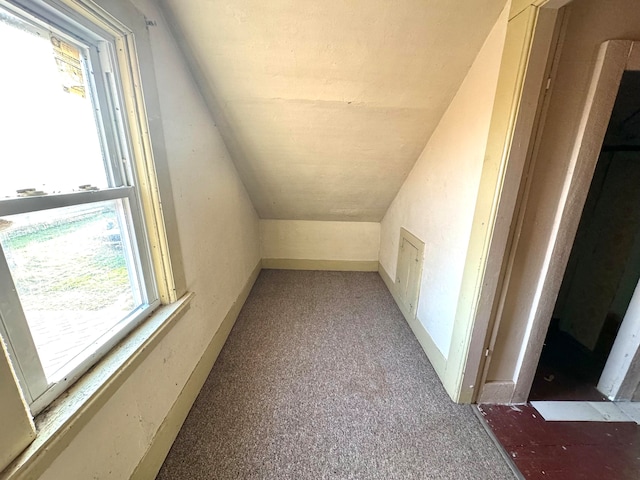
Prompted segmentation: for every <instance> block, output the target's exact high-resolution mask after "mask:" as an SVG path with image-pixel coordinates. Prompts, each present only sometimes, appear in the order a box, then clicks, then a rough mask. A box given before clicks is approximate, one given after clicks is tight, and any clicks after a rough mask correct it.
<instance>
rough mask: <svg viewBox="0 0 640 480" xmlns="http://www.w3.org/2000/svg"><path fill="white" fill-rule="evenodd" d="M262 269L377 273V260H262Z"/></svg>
mask: <svg viewBox="0 0 640 480" xmlns="http://www.w3.org/2000/svg"><path fill="white" fill-rule="evenodd" d="M262 268H270V269H274V270H333V271H340V272H377V271H378V261H377V260H305V259H298V258H263V259H262Z"/></svg>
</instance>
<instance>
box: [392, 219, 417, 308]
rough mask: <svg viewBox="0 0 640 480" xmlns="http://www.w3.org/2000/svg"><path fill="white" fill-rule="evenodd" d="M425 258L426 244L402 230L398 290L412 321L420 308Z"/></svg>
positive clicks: (399, 297)
mask: <svg viewBox="0 0 640 480" xmlns="http://www.w3.org/2000/svg"><path fill="white" fill-rule="evenodd" d="M423 257H424V242H422V241H421V240H419V239H418V238H416V237H415V236H414V235H412V234H411V233H409V232H408V231H406V230H405V229H404V228H401V229H400V243H399V249H398V268H397V269H396V289H397V292H398V299H399V300H400V302H401V307H402V308H403V309H404V313H405V316H406V317H407V318H411V319H413V318H415V316H416V310H417V307H418V295H419V293H420V278H421V272H422V259H423Z"/></svg>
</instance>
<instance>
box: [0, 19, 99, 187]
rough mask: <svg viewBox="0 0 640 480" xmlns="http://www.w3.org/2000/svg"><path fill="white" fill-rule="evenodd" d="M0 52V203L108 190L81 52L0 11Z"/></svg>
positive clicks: (47, 33) (44, 31)
mask: <svg viewBox="0 0 640 480" xmlns="http://www.w3.org/2000/svg"><path fill="white" fill-rule="evenodd" d="M0 46H1V47H2V48H1V50H2V75H0V105H2V108H0V132H2V142H0V168H1V169H2V171H3V172H4V174H3V175H0V198H3V197H15V196H16V191H17V190H23V189H34V190H35V191H36V192H37V191H43V192H46V193H57V192H65V193H66V192H71V191H74V190H78V187H79V186H81V185H93V186H95V187H98V188H106V187H107V185H108V181H107V175H106V171H105V167H104V161H103V155H102V149H101V143H100V137H99V134H98V129H97V126H96V120H95V116H94V106H93V105H92V100H91V90H90V88H89V86H88V83H87V78H86V68H85V65H84V63H85V60H84V59H83V56H84V52H83V51H82V50H81V49H80V48H79V47H78V46H76V45H73V44H72V43H71V42H69V41H68V40H65V39H64V38H63V37H61V36H59V35H57V34H55V33H49V32H47V31H46V30H44V29H42V28H39V27H35V26H33V25H30V24H28V23H27V22H24V21H22V20H21V19H19V18H17V17H16V16H14V15H12V14H10V13H9V12H7V11H6V10H3V9H2V8H0ZM7 173H8V174H7Z"/></svg>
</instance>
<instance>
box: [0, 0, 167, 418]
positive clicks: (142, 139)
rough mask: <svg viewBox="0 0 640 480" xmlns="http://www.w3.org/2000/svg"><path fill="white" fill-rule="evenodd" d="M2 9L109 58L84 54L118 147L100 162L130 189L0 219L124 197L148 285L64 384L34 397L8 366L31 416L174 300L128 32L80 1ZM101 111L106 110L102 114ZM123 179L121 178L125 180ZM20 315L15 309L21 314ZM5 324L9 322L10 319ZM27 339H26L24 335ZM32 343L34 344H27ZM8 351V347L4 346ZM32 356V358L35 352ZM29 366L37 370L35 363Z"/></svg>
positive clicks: (1, 283) (59, 199)
mask: <svg viewBox="0 0 640 480" xmlns="http://www.w3.org/2000/svg"><path fill="white" fill-rule="evenodd" d="M2 3H3V5H9V6H10V7H11V6H13V7H14V8H16V9H19V11H20V16H22V17H29V16H33V17H35V18H36V19H38V18H41V19H42V20H43V21H44V22H46V23H47V24H50V25H53V26H54V27H55V30H56V31H57V30H60V31H62V32H63V34H65V35H67V36H71V37H72V39H77V40H76V41H78V40H79V41H80V42H81V43H83V44H85V45H86V44H87V43H91V45H92V46H94V47H95V48H96V50H95V52H97V50H98V49H99V48H102V49H103V52H105V51H107V52H108V54H109V56H110V59H111V63H108V62H102V61H100V58H99V57H98V56H95V52H94V51H93V49H91V50H90V51H91V52H92V53H91V55H94V56H93V57H92V58H91V63H92V65H93V66H94V67H96V66H97V67H98V68H95V70H98V71H99V73H98V74H96V75H94V78H93V79H92V81H91V82H90V84H91V85H93V86H94V88H96V90H97V92H94V94H96V95H97V96H98V97H100V96H102V98H99V101H100V109H99V110H100V116H101V118H102V123H103V126H104V127H105V129H106V130H108V132H106V133H105V136H107V137H108V136H110V135H111V136H116V137H118V141H116V142H114V143H115V144H116V145H115V146H114V145H113V144H110V140H109V139H107V141H106V143H105V142H104V141H103V145H104V146H105V148H106V149H107V150H109V152H108V153H107V156H108V158H110V159H111V160H112V162H113V158H114V155H116V156H120V158H123V159H124V161H123V163H124V167H123V168H120V165H121V164H120V162H119V161H118V162H117V164H113V163H112V164H111V169H110V170H111V171H112V172H113V176H114V177H115V183H116V184H121V185H122V184H125V183H133V185H135V186H126V185H125V186H120V187H113V188H108V189H105V190H99V191H95V192H74V193H69V194H56V195H47V196H43V197H28V198H16V199H8V200H2V201H0V214H1V215H3V216H4V215H9V214H16V213H24V212H28V211H35V210H45V209H51V208H58V207H62V206H69V205H78V204H86V203H94V202H99V201H104V200H110V199H126V200H127V201H128V202H129V204H130V205H131V208H129V209H128V210H129V211H130V212H131V215H132V221H131V223H133V225H134V227H135V230H136V235H135V239H136V241H137V243H138V244H139V245H137V247H138V257H144V256H146V257H147V260H148V261H147V260H145V259H143V260H142V261H141V260H140V259H138V262H139V265H138V270H139V271H141V273H142V276H143V277H144V282H146V285H148V286H149V287H150V288H147V289H146V290H147V291H146V292H145V293H144V295H143V298H145V299H146V300H147V302H146V303H147V305H148V306H147V308H145V309H144V310H143V311H140V312H137V311H134V312H135V314H133V315H131V316H129V317H127V318H128V319H129V321H128V322H127V323H126V324H124V322H122V321H121V322H119V323H118V325H117V326H116V327H114V328H113V329H112V330H117V335H115V336H112V337H111V338H110V339H109V340H108V341H107V342H105V343H104V344H102V346H101V347H100V348H98V349H97V350H95V352H94V353H93V354H91V355H90V356H89V357H87V359H86V360H85V361H84V362H83V363H82V367H81V368H76V369H75V370H74V371H73V372H72V374H70V375H69V376H67V377H66V378H65V379H64V381H62V382H59V383H57V384H54V385H53V386H50V387H48V388H47V389H46V391H45V393H44V394H40V395H39V396H37V398H34V394H33V391H32V389H33V390H34V391H38V389H40V390H42V387H43V386H42V385H36V386H35V387H34V386H33V384H31V383H30V382H28V381H25V377H24V372H23V371H22V365H21V363H20V362H16V361H14V362H13V363H14V368H15V370H16V374H17V377H18V381H19V383H20V386H21V389H22V391H23V393H24V394H25V396H26V397H27V398H28V400H29V403H30V404H31V405H30V408H31V413H32V414H33V415H36V414H37V413H39V412H40V411H42V409H44V408H45V407H46V406H47V405H49V403H50V402H51V401H52V400H53V399H55V398H56V397H57V396H59V395H60V394H61V393H62V392H63V391H65V390H66V389H67V388H69V386H70V385H71V384H73V382H75V381H76V380H77V379H78V378H79V377H80V376H82V375H83V374H84V373H85V372H86V370H87V369H89V368H90V367H91V366H92V365H93V364H95V362H97V361H98V360H99V359H100V358H101V357H103V356H104V355H105V354H106V353H107V352H109V351H110V350H111V349H112V348H113V347H114V346H115V345H116V344H117V343H118V342H120V341H121V340H122V338H123V337H124V336H125V335H127V334H128V333H129V332H130V331H131V330H133V329H134V328H135V327H137V326H138V325H139V324H140V323H141V322H142V321H143V320H144V319H145V318H146V317H148V316H149V315H150V314H151V312H152V311H153V309H154V308H156V307H157V306H158V305H159V304H161V303H162V304H165V305H166V304H170V303H173V302H175V301H176V300H177V294H176V287H175V282H174V279H173V270H172V266H171V261H170V255H169V246H168V240H167V232H166V228H165V225H164V219H163V214H162V205H161V202H160V194H159V186H158V181H157V177H156V171H155V164H154V159H153V152H152V149H151V138H150V132H149V124H148V119H147V116H146V109H145V104H144V100H143V95H142V88H141V85H142V83H141V78H140V69H139V65H138V58H137V52H136V46H135V43H134V38H133V32H132V30H130V29H129V28H128V27H126V26H125V25H124V24H122V23H121V22H120V21H118V20H116V19H115V18H114V17H113V16H111V15H110V14H108V13H107V12H106V11H104V10H103V9H102V8H101V7H99V6H97V5H95V4H94V3H93V2H89V1H85V0H4V1H3V2H2ZM10 9H11V8H10ZM103 54H104V53H103ZM96 62H98V63H96ZM116 76H117V77H118V81H117V82H116V81H115V80H114V77H116ZM108 88H111V92H110V94H111V95H112V96H113V97H114V98H116V99H117V100H118V107H120V108H121V114H120V115H113V114H112V113H111V112H109V111H107V110H109V109H110V108H113V107H114V105H112V104H109V101H108V99H107V98H105V96H104V95H103V89H108ZM107 97H108V96H107ZM105 105H108V108H107V107H105ZM118 119H121V121H118ZM121 143H126V147H127V152H128V153H129V156H128V157H127V156H126V155H122V152H121V151H118V146H117V145H119V144H121ZM108 170H109V169H108ZM124 179H128V181H125V180H124ZM111 180H112V181H113V180H114V178H111ZM135 205H137V206H139V209H138V208H135V207H134V206H135ZM141 244H142V245H141ZM141 247H142V248H141ZM0 272H8V266H7V265H6V259H5V258H4V254H3V253H2V250H1V249H0ZM0 277H1V278H0V287H1V288H3V289H8V290H7V291H10V292H11V291H13V292H15V288H13V281H12V279H11V276H10V275H8V278H6V277H7V275H4V273H2V274H1V275H0ZM150 291H153V292H157V296H156V297H155V298H153V299H150V297H149V292H150ZM149 300H152V301H149ZM3 301H4V303H5V304H4V305H0V307H2V310H3V311H6V308H7V306H8V308H10V309H11V308H15V302H16V301H17V302H18V307H19V300H18V299H17V294H14V298H9V299H8V300H7V299H6V298H5V299H2V298H0V303H1V302H3ZM19 310H20V311H21V308H20V309H19ZM138 310H139V309H138ZM14 314H15V315H17V316H18V317H19V315H20V313H18V314H16V313H15V312H14ZM22 317H23V318H22V319H21V321H22V323H23V325H22V327H21V328H23V329H24V327H25V326H26V320H25V319H24V314H23V313H22ZM9 323H13V322H12V321H9ZM27 328H28V327H27ZM26 333H27V334H28V335H27V336H28V337H30V334H29V332H26ZM0 334H2V335H3V336H5V337H7V338H10V339H12V340H13V338H14V337H16V336H18V337H19V338H20V339H21V341H25V338H23V337H25V332H24V331H22V332H20V331H19V332H11V331H7V330H5V329H4V327H3V326H2V322H0ZM27 343H28V341H27ZM31 343H33V341H32V340H31ZM8 346H9V349H11V346H10V345H8ZM33 351H34V352H35V347H34V350H33ZM9 355H10V356H13V357H14V359H15V358H18V357H17V356H16V355H15V352H14V351H11V350H10V351H9ZM34 363H37V362H34ZM34 368H36V370H37V365H36V366H35V367H34ZM41 368H42V367H41V366H40V369H41ZM42 378H44V376H42Z"/></svg>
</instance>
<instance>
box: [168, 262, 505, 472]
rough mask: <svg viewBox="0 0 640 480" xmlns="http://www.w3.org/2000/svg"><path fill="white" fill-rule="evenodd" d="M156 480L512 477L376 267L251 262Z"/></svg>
mask: <svg viewBox="0 0 640 480" xmlns="http://www.w3.org/2000/svg"><path fill="white" fill-rule="evenodd" d="M157 478H158V479H159V480H175V479H296V480H302V479H321V478H326V479H403V480H404V479H424V478H433V479H513V478H514V476H513V474H512V473H511V470H510V469H509V467H508V466H507V464H506V463H505V461H504V460H503V458H502V457H501V455H500V453H499V451H498V450H497V448H496V447H495V445H494V444H493V442H492V441H491V440H490V438H489V437H488V436H487V434H486V433H485V431H484V430H483V427H482V426H481V425H480V423H479V421H478V419H477V418H476V417H475V415H474V414H473V412H472V411H471V409H470V407H469V406H468V405H467V406H464V405H456V404H454V403H453V402H451V400H450V399H449V397H448V396H447V394H446V392H445V391H444V389H443V387H442V385H441V384H440V381H439V380H438V378H437V375H436V373H435V372H434V370H433V368H432V367H431V365H430V363H429V361H428V360H427V358H426V356H425V354H424V352H423V351H422V349H421V348H420V345H419V344H418V342H417V340H416V339H415V337H414V335H413V333H412V332H411V330H410V328H409V326H408V325H407V323H406V322H405V320H404V318H403V316H402V314H401V313H400V311H399V310H398V308H397V306H396V304H395V303H394V301H393V298H392V297H391V295H390V294H389V292H388V290H387V289H386V287H385V285H384V283H383V282H382V279H381V278H380V276H379V275H378V274H377V273H359V272H303V271H284V270H263V271H262V272H261V274H260V276H259V278H258V280H257V282H256V284H255V286H254V288H253V290H252V292H251V294H250V295H249V298H248V299H247V302H246V303H245V305H244V307H243V309H242V312H241V313H240V316H239V317H238V320H237V322H236V325H235V326H234V328H233V330H232V332H231V334H230V336H229V339H228V341H227V343H226V344H225V346H224V348H223V349H222V352H221V353H220V356H219V357H218V360H217V361H216V364H215V365H214V367H213V369H212V371H211V373H210V375H209V377H208V379H207V381H206V383H205V385H204V387H203V389H202V391H201V392H200V395H199V396H198V398H197V400H196V402H195V404H194V405H193V408H192V409H191V412H190V413H189V416H188V417H187V419H186V421H185V423H184V425H183V427H182V429H181V430H180V433H179V435H178V437H177V439H176V441H175V443H174V444H173V447H172V448H171V451H170V452H169V455H168V457H167V459H166V460H165V463H164V465H163V466H162V469H161V470H160V473H159V474H158V477H157Z"/></svg>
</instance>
